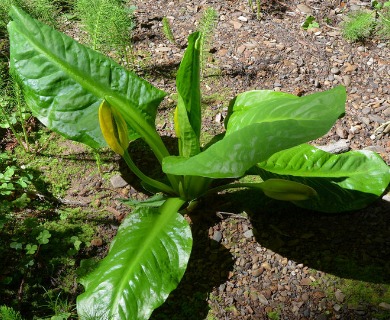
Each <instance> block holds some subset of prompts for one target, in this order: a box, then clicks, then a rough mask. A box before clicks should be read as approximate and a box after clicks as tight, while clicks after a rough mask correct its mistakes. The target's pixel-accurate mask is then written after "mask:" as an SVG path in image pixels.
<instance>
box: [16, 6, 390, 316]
mask: <svg viewBox="0 0 390 320" xmlns="http://www.w3.org/2000/svg"><path fill="white" fill-rule="evenodd" d="M10 14H11V17H12V21H11V22H10V23H9V25H8V30H9V36H10V43H11V47H10V56H11V57H10V59H11V62H10V63H11V69H12V72H14V73H15V74H16V75H17V78H18V81H19V82H20V84H21V85H22V87H23V91H24V95H25V98H26V101H27V103H28V105H29V107H30V108H31V110H32V112H33V114H34V116H35V117H37V118H38V119H39V120H40V121H41V122H42V123H43V124H44V125H46V126H47V127H48V128H50V129H52V130H54V131H56V132H58V133H60V134H62V135H63V136H65V137H67V138H69V139H72V140H75V141H79V142H82V143H85V144H87V145H89V146H91V147H93V148H100V147H105V146H107V145H108V146H109V147H110V148H111V149H112V150H113V151H115V152H116V153H118V154H120V155H121V156H122V157H123V158H124V160H125V161H126V163H127V164H128V166H129V167H130V169H131V170H132V171H133V172H134V173H135V174H136V175H137V176H138V177H139V179H140V180H141V181H142V182H143V184H144V185H145V186H147V187H148V190H155V191H156V193H159V194H160V195H163V196H162V197H160V198H159V199H160V200H159V201H157V202H155V206H153V203H152V204H151V203H150V202H149V203H148V205H144V206H142V205H140V206H138V207H137V208H136V209H134V210H133V211H132V212H131V213H130V214H129V215H128V216H127V217H126V218H125V219H124V221H123V222H122V224H121V226H120V228H119V230H118V233H117V235H116V237H115V239H114V241H113V242H112V244H111V247H110V250H109V253H108V255H107V256H106V257H105V258H104V259H103V260H101V261H100V263H99V264H98V266H97V267H96V268H95V269H94V270H93V271H92V272H91V273H89V274H88V275H86V276H84V277H83V278H82V279H81V280H80V282H81V284H82V285H83V286H84V288H85V291H84V292H83V293H82V294H80V295H79V297H78V299H77V310H78V313H79V316H80V318H81V319H83V318H91V317H94V318H96V319H97V318H98V319H148V318H149V317H150V315H151V313H152V312H153V310H154V309H156V308H157V307H158V306H160V305H161V304H162V303H163V302H164V301H165V300H166V298H167V297H168V295H169V293H170V292H171V291H172V290H173V289H175V288H176V287H177V285H178V283H179V282H180V280H181V278H182V276H183V274H184V272H185V270H186V267H187V263H188V260H189V257H190V253H191V247H192V235H191V229H190V226H189V224H188V222H187V221H186V220H185V219H184V218H183V216H182V214H181V213H180V212H181V210H182V209H183V208H186V207H187V206H188V205H189V204H191V203H193V202H196V201H198V200H199V199H201V198H202V196H204V195H206V194H209V193H211V192H218V191H221V190H225V189H229V188H237V187H239V188H253V189H256V190H258V192H260V193H264V194H265V195H267V196H269V197H271V198H274V199H277V200H287V201H292V202H294V203H295V204H296V205H298V206H302V207H305V208H310V209H314V210H317V211H325V212H339V211H348V210H356V209H359V208H363V207H365V206H367V205H368V204H369V203H371V202H372V201H374V200H375V199H377V198H378V197H379V196H381V194H382V193H383V192H384V190H385V189H386V187H387V186H388V184H389V181H390V171H389V167H388V166H387V165H386V164H385V162H384V161H383V160H382V159H381V158H380V157H379V156H378V155H377V154H375V153H373V152H369V151H351V152H347V153H344V154H339V155H335V154H329V153H326V152H324V151H321V150H319V149H317V148H315V147H313V146H311V145H309V144H307V143H308V142H309V141H311V140H314V139H317V138H319V137H321V136H322V135H324V134H326V133H327V132H328V131H329V130H330V128H331V127H332V126H333V124H334V123H335V121H336V120H337V119H338V118H339V117H341V116H342V115H343V114H344V106H345V101H346V92H345V89H344V87H341V86H339V87H335V88H333V89H331V90H328V91H325V92H320V93H314V94H311V95H307V96H303V97H297V96H294V95H291V94H288V93H282V92H274V91H270V90H254V91H248V92H245V93H242V94H240V95H238V96H237V97H236V98H235V99H233V100H232V101H231V103H230V106H229V109H228V115H227V117H226V120H225V128H226V130H225V132H224V134H222V135H219V136H218V137H216V138H215V139H212V140H211V141H210V143H208V144H207V147H204V148H202V146H201V143H200V136H201V132H202V127H201V120H202V118H201V103H200V101H201V92H200V85H199V81H200V77H199V69H200V67H199V65H200V61H199V46H200V37H201V34H200V33H193V34H191V35H190V36H189V38H188V47H187V49H186V51H185V53H184V56H183V59H182V62H181V64H180V68H179V70H178V72H177V79H176V85H177V93H178V101H177V106H176V109H175V111H174V122H175V123H174V125H175V131H176V135H177V141H178V150H179V151H178V153H179V154H176V155H173V154H170V153H169V152H168V149H167V148H166V146H165V145H164V143H163V141H162V139H161V137H160V135H159V134H158V132H157V130H156V127H155V117H156V113H157V108H158V106H159V104H160V102H161V101H162V100H163V98H164V96H165V95H166V93H165V92H163V91H161V90H159V89H157V88H155V87H154V86H153V85H151V84H150V83H148V82H147V81H145V80H143V79H141V78H139V77H138V76H137V75H136V74H134V73H133V72H130V71H127V70H126V69H124V68H123V67H121V66H120V65H119V64H117V63H116V62H114V61H113V60H111V59H109V58H107V57H105V56H104V55H102V54H100V53H98V52H95V51H93V50H91V49H89V48H87V47H85V46H83V45H81V44H79V43H77V42H76V41H75V40H73V39H72V38H70V37H68V36H66V35H64V34H62V33H60V32H58V31H55V30H53V29H52V28H50V27H48V26H46V25H44V24H42V23H40V22H39V21H36V20H34V19H32V18H31V17H29V16H28V15H27V14H26V13H24V12H23V11H22V10H20V9H18V8H16V7H13V8H12V9H11V13H10ZM139 138H141V139H143V140H144V141H145V142H146V143H147V144H148V146H149V147H150V149H151V150H152V151H153V153H154V155H155V156H156V158H157V160H158V161H159V163H160V164H161V166H162V170H163V172H164V173H165V174H166V178H165V179H162V180H161V181H160V180H156V179H154V178H152V177H149V176H148V175H147V174H145V173H144V172H142V171H141V170H140V169H139V168H138V167H137V166H136V165H135V163H134V162H133V160H132V155H131V154H130V153H129V151H128V146H129V143H131V141H134V140H135V139H139ZM246 174H252V175H253V174H256V175H259V176H260V178H261V179H259V181H262V182H257V183H240V182H239V178H241V177H243V176H245V175H246ZM226 178H230V179H233V180H230V181H236V182H231V183H228V184H225V185H221V183H223V182H224V181H226ZM216 179H224V180H221V181H220V182H219V183H217V184H215V183H213V182H215V180H216ZM216 185H218V186H216Z"/></svg>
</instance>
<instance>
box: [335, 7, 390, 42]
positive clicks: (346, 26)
mask: <svg viewBox="0 0 390 320" xmlns="http://www.w3.org/2000/svg"><path fill="white" fill-rule="evenodd" d="M372 9H373V10H370V11H356V12H353V13H351V14H349V15H348V16H347V19H346V21H344V23H343V24H342V34H343V36H344V38H345V39H347V40H350V41H362V40H365V39H366V38H368V37H370V36H371V35H372V34H374V33H375V34H377V35H378V36H379V37H380V38H382V39H390V1H386V2H384V3H381V2H378V1H372Z"/></svg>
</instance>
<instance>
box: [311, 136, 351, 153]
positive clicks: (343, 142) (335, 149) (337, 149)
mask: <svg viewBox="0 0 390 320" xmlns="http://www.w3.org/2000/svg"><path fill="white" fill-rule="evenodd" d="M350 144H351V143H350V141H349V140H347V139H340V140H339V141H337V142H335V143H331V144H328V145H326V146H317V148H318V149H321V150H323V151H326V152H330V153H341V152H345V151H348V150H349V145H350Z"/></svg>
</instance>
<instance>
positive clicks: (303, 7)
mask: <svg viewBox="0 0 390 320" xmlns="http://www.w3.org/2000/svg"><path fill="white" fill-rule="evenodd" d="M297 9H298V11H299V12H300V13H304V14H312V10H311V8H309V7H308V6H307V5H305V4H303V3H301V4H298V5H297Z"/></svg>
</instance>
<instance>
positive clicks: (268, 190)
mask: <svg viewBox="0 0 390 320" xmlns="http://www.w3.org/2000/svg"><path fill="white" fill-rule="evenodd" d="M259 186H260V187H261V189H262V190H263V192H264V194H265V195H266V196H268V197H270V198H272V199H276V200H285V201H300V200H307V199H309V198H311V197H315V196H316V195H317V192H316V191H315V190H314V189H313V188H311V187H309V186H307V185H304V184H302V183H299V182H295V181H290V180H283V179H269V180H266V181H264V182H263V183H260V184H259Z"/></svg>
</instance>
